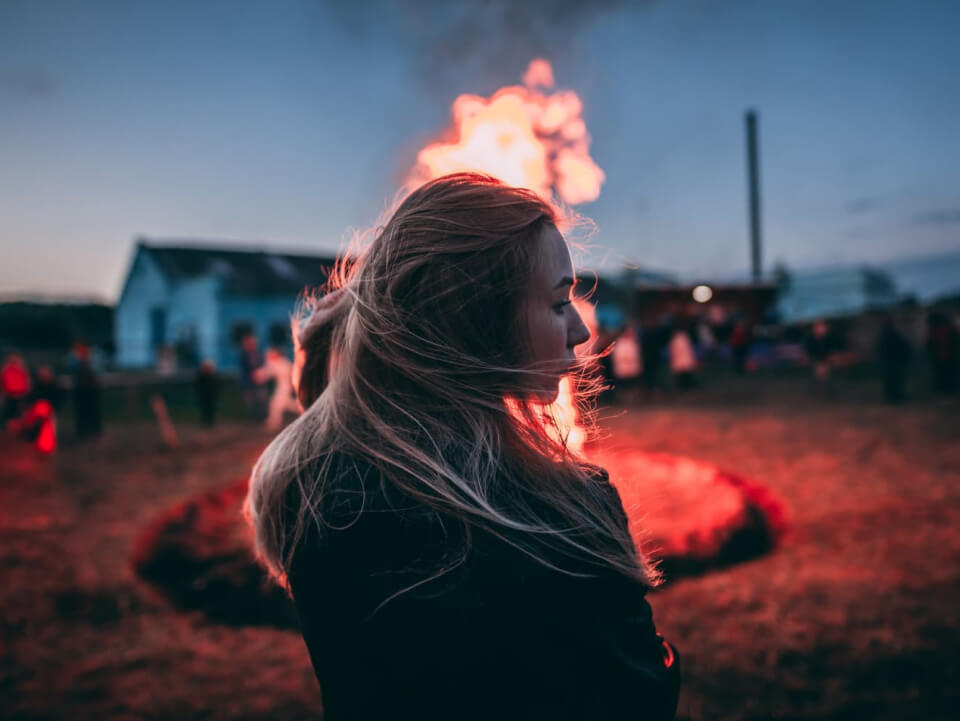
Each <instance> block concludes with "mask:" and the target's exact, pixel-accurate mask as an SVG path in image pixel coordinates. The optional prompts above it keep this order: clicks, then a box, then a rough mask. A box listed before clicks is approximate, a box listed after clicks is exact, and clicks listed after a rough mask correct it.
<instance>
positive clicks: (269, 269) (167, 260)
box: [139, 242, 336, 296]
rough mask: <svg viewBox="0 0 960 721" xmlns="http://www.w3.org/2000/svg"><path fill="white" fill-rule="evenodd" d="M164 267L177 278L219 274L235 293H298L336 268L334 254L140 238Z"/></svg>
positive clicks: (144, 248)
mask: <svg viewBox="0 0 960 721" xmlns="http://www.w3.org/2000/svg"><path fill="white" fill-rule="evenodd" d="M139 245H140V248H141V249H142V250H143V251H144V252H146V253H149V255H150V257H151V258H152V259H153V260H154V261H155V262H156V264H157V266H159V268H160V270H161V271H162V272H163V273H164V275H166V276H167V277H168V278H169V279H170V280H172V281H174V282H178V281H184V280H189V279H192V278H198V277H201V276H210V275H213V276H218V277H220V278H221V279H222V280H223V284H224V288H225V289H226V290H227V291H228V292H229V293H231V294H234V295H244V296H250V295H254V296H265V295H295V294H297V293H299V292H300V291H302V290H303V289H304V288H306V287H315V286H318V285H321V284H322V283H323V282H324V281H325V280H326V279H327V276H328V275H329V273H330V271H331V269H332V268H333V265H334V263H335V262H336V258H334V257H332V256H319V255H300V254H293V253H278V252H274V251H269V250H263V249H241V248H228V247H216V246H202V245H167V244H157V243H153V242H149V243H148V242H140V244H139Z"/></svg>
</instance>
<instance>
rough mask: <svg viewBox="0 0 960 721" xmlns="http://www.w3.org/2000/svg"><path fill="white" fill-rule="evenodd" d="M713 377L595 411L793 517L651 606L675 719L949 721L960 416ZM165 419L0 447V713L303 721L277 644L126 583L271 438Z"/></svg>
mask: <svg viewBox="0 0 960 721" xmlns="http://www.w3.org/2000/svg"><path fill="white" fill-rule="evenodd" d="M708 380H709V385H708V387H706V388H704V389H701V390H698V391H695V392H693V393H689V394H683V395H679V394H665V395H663V396H661V397H659V398H656V399H654V401H652V402H645V403H643V404H639V405H638V404H631V405H629V406H626V405H623V406H615V407H610V408H606V409H604V412H603V426H604V428H605V429H607V430H608V431H609V432H610V433H611V434H614V435H615V436H616V437H617V439H618V440H619V441H620V442H622V441H623V439H624V438H629V439H630V440H631V441H632V442H633V443H635V444H636V445H637V447H639V448H643V449H646V450H650V451H657V452H666V453H674V454H680V455H685V456H691V457H693V458H697V459H701V460H704V461H707V462H711V463H715V464H717V465H718V466H720V467H721V468H724V469H728V470H730V471H733V472H736V473H739V474H742V475H744V476H747V477H749V478H752V479H755V480H757V481H760V482H762V483H764V484H766V485H767V486H769V487H770V488H771V489H772V490H773V491H775V492H776V493H777V494H778V495H779V496H780V497H781V498H782V499H784V500H785V501H786V503H787V505H788V507H789V512H790V523H791V526H790V531H789V533H788V535H787V536H786V538H785V540H784V542H783V543H782V545H781V546H780V547H779V548H778V549H777V550H776V551H775V552H773V553H772V554H770V555H767V556H765V557H762V558H759V559H757V560H754V561H751V562H748V563H743V564H740V565H736V566H732V567H729V568H726V569H724V570H722V571H714V572H711V573H708V574H705V575H703V576H699V577H694V578H685V579H679V580H676V581H675V582H672V583H669V584H668V585H667V586H666V587H665V588H664V589H662V590H660V591H658V592H656V593H655V594H653V596H652V600H651V603H652V605H653V607H654V613H655V617H656V620H657V623H658V626H659V628H660V630H661V631H662V632H663V633H664V635H666V636H667V637H668V638H669V639H671V640H672V641H673V642H674V643H675V644H676V645H677V647H678V648H679V650H680V653H681V658H682V663H683V669H684V676H685V681H684V687H683V691H682V694H681V701H680V709H679V718H682V719H756V720H759V719H768V718H778V719H861V718H862V719H914V718H923V719H952V718H956V717H957V711H956V709H957V708H960V658H958V654H957V651H958V649H960V530H958V529H960V443H958V440H960V403H958V402H957V400H938V399H934V398H931V397H929V395H928V394H926V393H925V392H923V391H922V387H921V386H920V382H918V383H917V384H916V387H915V388H914V393H913V397H914V399H915V400H914V401H913V402H912V403H908V404H907V405H905V406H902V407H887V406H885V405H883V404H882V403H881V402H880V401H879V390H878V387H877V386H876V384H875V383H874V381H873V380H872V379H870V378H869V377H866V378H859V379H858V378H855V377H853V376H850V377H845V378H838V379H837V383H836V385H835V386H834V387H832V388H828V389H823V388H818V387H813V386H811V384H810V382H809V381H808V380H807V379H806V377H801V376H799V375H797V376H793V375H790V376H787V377H766V378H764V377H755V378H748V379H734V378H729V377H719V378H712V379H708ZM174 405H177V404H174ZM174 417H175V420H177V421H178V422H179V430H180V435H181V438H182V440H183V444H182V447H181V448H180V449H179V450H177V451H175V452H171V451H167V450H165V449H163V448H162V447H161V446H160V443H159V436H158V434H157V432H156V429H155V428H154V426H153V425H152V424H151V423H150V422H149V420H148V417H146V416H145V417H140V418H134V417H131V418H129V419H125V418H124V417H123V416H122V415H116V414H113V412H111V414H110V415H108V433H107V435H106V436H105V437H104V438H103V439H102V440H101V441H100V442H98V443H97V444H94V445H75V444H71V443H67V444H65V445H64V447H63V448H62V449H61V452H60V453H59V454H58V456H57V457H55V458H53V459H41V458H37V457H34V456H32V455H31V454H30V453H27V452H24V451H25V450H26V449H25V448H23V447H20V446H18V445H14V444H11V443H10V442H9V440H7V441H5V442H4V445H3V446H2V447H0V454H2V455H0V457H2V458H3V463H2V464H0V572H2V575H0V578H2V582H0V606H2V608H3V613H2V617H0V709H3V711H2V714H0V715H2V717H3V718H5V719H23V720H26V719H34V720H38V719H79V718H105V719H106V718H109V719H169V718H177V719H209V720H213V719H217V720H219V719H249V720H253V719H263V720H265V719H280V720H294V719H307V718H317V717H319V716H320V715H321V698H320V692H319V689H318V688H317V685H316V681H315V679H314V676H313V673H312V670H311V668H310V665H309V661H308V658H307V654H306V650H305V648H304V646H303V643H302V641H301V639H300V638H299V636H298V635H297V634H296V633H294V632H291V631H283V630H276V629H270V628H263V627H260V628H257V627H248V628H235V627H229V626H224V625H218V624H215V623H211V622H210V621H209V620H207V619H206V618H205V617H204V616H202V615H201V614H199V613H196V614H190V613H183V612H179V611H176V610H174V609H173V608H171V607H170V605H169V604H168V603H167V602H166V601H165V600H164V599H163V598H161V597H159V596H158V595H157V594H156V592H155V591H154V590H153V589H151V588H150V587H148V586H146V585H144V584H143V583H142V582H140V581H139V580H138V579H137V578H136V577H135V576H134V575H133V573H132V571H131V570H130V565H129V553H130V549H131V544H132V542H133V539H134V538H135V536H136V534H137V533H138V532H139V531H140V530H141V529H142V528H143V527H144V525H145V524H146V523H147V521H148V520H149V519H151V518H152V517H154V516H155V515H156V513H157V512H158V511H160V510H162V509H164V508H166V507H168V506H169V505H170V504H171V503H174V502H175V501H178V500H181V499H183V498H185V497H188V496H191V495H193V494H196V493H198V492H200V491H203V490H207V489H213V488H217V487H219V486H221V485H222V484H224V483H226V482H228V481H230V480H233V479H236V478H238V477H241V476H243V475H244V474H245V473H246V472H247V471H248V469H249V466H250V464H251V462H252V461H253V460H254V459H255V457H256V455H257V453H258V452H259V450H260V449H261V448H262V446H263V445H264V444H265V443H266V442H267V441H268V436H266V435H265V434H264V433H263V432H262V431H260V430H259V429H257V428H255V427H251V426H244V425H240V424H236V423H234V424H231V425H228V426H224V427H220V428H217V429H214V430H210V431H207V430H203V429H200V428H198V427H196V426H195V425H193V424H192V423H191V422H190V416H189V415H188V414H180V413H179V412H177V413H175V414H174ZM640 707H642V700H638V717H640V711H641V708H640Z"/></svg>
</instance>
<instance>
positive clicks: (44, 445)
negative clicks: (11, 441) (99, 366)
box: [0, 342, 103, 453]
mask: <svg viewBox="0 0 960 721" xmlns="http://www.w3.org/2000/svg"><path fill="white" fill-rule="evenodd" d="M67 371H68V379H69V382H68V383H67V384H66V385H68V386H69V391H70V392H69V398H70V401H71V403H72V405H73V419H74V434H75V436H76V437H77V438H78V439H88V438H95V437H97V436H99V435H100V433H101V432H102V430H103V421H102V408H101V393H100V380H99V377H98V375H97V372H96V370H95V368H94V364H93V360H92V357H91V352H90V347H89V346H88V345H87V344H85V343H83V342H77V343H75V344H74V345H73V348H72V349H71V352H70V355H69V357H68V360H67ZM67 397H68V393H67V388H65V384H64V383H63V382H62V381H61V379H60V378H58V377H57V375H56V373H55V372H54V369H53V367H52V366H51V365H49V364H45V363H42V364H38V365H37V366H36V367H35V368H33V369H31V368H30V367H29V366H28V364H27V362H26V360H25V359H24V357H23V355H21V354H20V353H17V352H11V353H8V354H7V356H6V358H5V359H4V361H3V366H2V367H0V429H2V430H4V431H8V432H11V433H16V434H18V435H20V436H21V437H22V438H24V439H25V440H27V441H30V442H32V443H33V444H34V446H35V447H36V448H37V450H39V451H40V452H42V453H52V452H53V451H55V450H56V448H57V414H58V413H60V412H61V410H62V408H63V407H64V404H65V401H66V399H67Z"/></svg>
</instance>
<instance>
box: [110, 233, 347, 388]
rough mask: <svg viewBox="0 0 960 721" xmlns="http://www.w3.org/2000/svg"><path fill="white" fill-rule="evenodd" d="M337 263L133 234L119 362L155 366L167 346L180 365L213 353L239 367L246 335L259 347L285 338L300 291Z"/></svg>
mask: <svg viewBox="0 0 960 721" xmlns="http://www.w3.org/2000/svg"><path fill="white" fill-rule="evenodd" d="M334 263H335V258H333V257H329V256H327V257H322V256H315V255H292V254H289V253H275V252H271V251H266V250H249V249H236V248H226V247H213V246H201V245H181V244H174V243H165V242H159V243H158V242H154V241H150V240H147V239H142V238H141V239H138V240H137V245H136V249H135V251H134V255H133V260H132V262H131V264H130V269H129V270H128V271H127V277H126V280H125V281H124V284H123V290H122V291H121V293H120V298H119V300H118V301H117V307H116V316H115V326H114V328H115V329H114V333H115V342H116V358H115V362H116V365H117V366H119V367H123V368H146V367H153V366H154V365H155V364H156V360H157V355H158V351H159V350H160V349H161V348H164V347H169V348H173V349H175V350H176V354H177V357H178V359H179V363H180V365H187V366H189V365H193V364H195V363H197V362H199V361H202V360H205V359H210V360H213V361H214V363H215V364H216V365H217V367H218V368H220V369H232V368H236V367H237V365H238V360H239V358H238V350H237V342H238V340H239V339H240V338H241V337H242V336H243V335H245V334H246V333H249V332H252V333H254V334H255V335H256V336H257V337H258V339H259V340H260V344H261V347H264V346H266V345H269V344H277V343H289V334H290V315H291V313H292V312H293V310H294V308H295V306H296V302H297V299H298V297H299V295H300V293H301V292H302V291H303V290H304V289H307V288H314V287H317V286H320V285H322V284H323V283H324V281H325V280H326V279H327V276H328V274H329V273H330V270H331V269H332V268H333V265H334Z"/></svg>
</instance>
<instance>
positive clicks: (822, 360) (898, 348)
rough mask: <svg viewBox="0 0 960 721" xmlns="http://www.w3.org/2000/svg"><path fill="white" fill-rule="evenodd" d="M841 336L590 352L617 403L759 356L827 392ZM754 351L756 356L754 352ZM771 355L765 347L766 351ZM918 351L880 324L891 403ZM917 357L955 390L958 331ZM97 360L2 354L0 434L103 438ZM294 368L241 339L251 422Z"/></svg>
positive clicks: (604, 335)
mask: <svg viewBox="0 0 960 721" xmlns="http://www.w3.org/2000/svg"><path fill="white" fill-rule="evenodd" d="M842 336H843V334H842V333H841V332H839V331H838V329H837V328H836V327H831V325H830V324H829V323H828V322H827V321H825V320H818V321H815V322H814V323H812V324H810V326H809V327H808V328H807V329H806V330H805V331H804V332H803V333H802V334H798V332H797V331H796V329H793V331H792V332H783V330H782V329H781V331H780V332H779V333H778V334H775V337H773V338H772V339H771V337H770V333H769V332H766V333H761V332H758V329H757V328H756V327H752V326H751V325H750V323H748V322H747V321H746V320H745V319H743V318H742V317H740V318H734V319H732V320H731V321H730V322H728V323H726V324H725V325H723V326H720V325H717V324H715V323H711V322H710V320H709V318H706V317H703V318H695V319H669V318H666V319H663V320H661V321H660V322H656V323H647V324H636V323H628V324H626V325H624V326H623V327H619V328H605V327H600V328H598V329H597V333H596V336H595V343H594V350H595V351H596V352H599V353H601V357H600V364H601V369H600V370H601V372H602V376H603V379H604V382H605V385H606V386H607V391H606V392H605V395H604V399H605V400H606V401H608V402H613V401H617V400H618V399H619V400H622V399H623V396H624V394H635V393H643V395H644V397H646V398H650V397H653V396H655V395H656V394H657V393H659V392H661V391H666V390H668V389H672V390H676V391H678V392H684V391H689V390H690V389H694V388H696V387H697V386H698V385H699V384H700V382H701V381H700V375H701V373H700V372H701V371H702V370H703V369H704V368H705V367H707V366H709V365H716V364H718V363H720V364H723V363H725V364H726V365H727V366H728V367H729V368H731V369H732V370H733V371H734V372H736V373H746V372H748V371H750V370H752V369H754V368H755V367H756V366H757V364H758V361H757V358H758V357H760V355H762V354H763V353H766V356H767V357H780V358H786V359H788V360H789V361H790V362H792V363H794V364H799V365H804V366H807V367H809V369H810V373H811V377H812V378H813V380H814V381H815V382H816V383H817V384H818V385H821V386H823V387H825V388H827V387H829V384H830V382H831V375H832V373H833V369H834V368H835V367H836V366H837V365H838V364H842V361H841V360H840V359H842V357H843V356H844V353H845V351H844V346H845V343H844V340H843V337H842ZM758 349H759V350H758ZM771 349H772V350H771ZM918 350H920V349H918V348H916V347H915V345H914V344H912V343H911V342H910V340H909V339H908V337H907V335H906V334H905V333H904V332H903V330H901V328H899V327H898V324H897V323H896V322H895V320H894V317H893V316H892V315H889V316H887V317H885V318H884V320H883V323H882V326H881V328H880V331H879V333H878V335H877V339H876V344H875V358H874V360H875V362H876V366H877V367H878V369H879V372H880V378H881V383H882V390H883V395H884V397H885V399H886V400H887V401H888V402H889V403H901V402H903V401H904V400H905V399H906V396H907V392H906V385H907V377H908V375H909V373H910V369H911V367H913V365H914V364H915V363H917V362H918V360H917V359H916V356H917V355H918V352H917V351H918ZM922 350H923V351H925V355H926V356H927V360H928V362H929V366H930V379H931V387H932V390H933V391H934V392H935V393H937V394H950V393H954V392H956V390H957V387H958V375H960V373H958V370H960V331H958V329H957V326H956V324H955V323H954V322H953V320H952V319H951V317H950V316H949V315H948V314H947V313H944V312H942V311H932V312H930V313H929V314H928V315H927V318H926V328H925V340H924V345H923V347H922ZM96 366H97V364H96V363H95V362H94V359H93V358H92V354H91V349H90V347H89V346H88V345H87V344H85V343H83V342H77V343H75V344H74V345H73V347H72V349H71V351H70V354H69V356H68V359H67V362H66V371H67V372H66V374H65V375H63V376H59V377H58V375H57V374H56V373H55V371H54V368H53V367H52V366H51V365H50V364H46V363H40V364H37V365H36V366H35V367H34V368H30V367H29V366H28V364H27V362H26V360H25V359H24V356H23V355H22V354H20V353H17V352H10V353H8V354H7V355H6V357H5V359H4V361H3V364H2V366H0V429H3V430H5V431H8V432H12V433H16V434H19V435H20V436H21V437H23V438H24V439H26V440H28V441H30V442H32V443H34V444H35V446H36V447H37V449H38V450H40V451H42V452H44V453H50V452H53V450H55V448H56V446H57V416H58V414H60V413H61V412H62V410H63V408H64V407H65V405H66V403H67V402H68V400H69V402H70V404H71V405H72V412H73V413H72V415H73V431H74V436H75V437H76V438H77V439H80V440H85V439H91V438H97V437H98V436H100V435H101V433H102V432H103V411H102V399H101V397H102V389H101V383H100V378H99V374H98V372H97V369H96ZM292 372H293V367H292V363H291V360H290V359H289V358H288V357H287V355H286V353H285V352H284V349H283V348H282V347H280V346H271V347H269V348H267V350H266V352H265V353H264V352H261V350H260V348H259V343H258V340H257V337H256V335H254V334H253V333H248V334H246V335H245V336H244V337H243V338H242V339H241V342H240V355H239V374H238V376H237V383H238V385H239V388H240V393H241V396H242V398H243V406H244V410H245V413H246V416H247V418H248V419H249V420H252V421H256V422H263V423H265V425H266V427H267V428H268V429H269V430H272V431H276V430H279V429H280V428H282V427H283V425H284V423H285V422H286V421H287V420H288V419H289V418H290V417H291V415H296V414H298V413H299V406H298V404H297V399H296V393H295V390H294V387H293V379H292ZM221 385H222V384H221V378H220V375H219V373H218V372H217V368H216V366H215V365H214V363H213V362H212V361H210V360H206V361H203V362H201V363H200V364H199V365H198V366H197V370H196V373H195V376H194V384H193V387H194V397H195V399H196V403H197V407H198V409H199V413H200V419H201V422H202V423H203V425H205V426H207V427H212V426H214V425H215V424H216V421H217V415H218V409H219V405H220V398H221Z"/></svg>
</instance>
